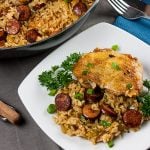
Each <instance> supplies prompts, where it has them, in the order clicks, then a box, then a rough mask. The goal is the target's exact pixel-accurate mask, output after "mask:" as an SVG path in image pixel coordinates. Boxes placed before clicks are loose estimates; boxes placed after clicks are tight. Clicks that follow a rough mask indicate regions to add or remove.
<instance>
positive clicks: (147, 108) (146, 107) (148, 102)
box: [137, 80, 150, 117]
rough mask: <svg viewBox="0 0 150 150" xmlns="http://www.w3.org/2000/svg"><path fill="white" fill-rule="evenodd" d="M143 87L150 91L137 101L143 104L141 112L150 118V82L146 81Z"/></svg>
mask: <svg viewBox="0 0 150 150" xmlns="http://www.w3.org/2000/svg"><path fill="white" fill-rule="evenodd" d="M143 85H144V86H145V87H146V88H147V89H148V90H147V92H143V93H142V94H141V95H140V96H138V97H137V100H138V101H139V102H141V103H142V106H141V111H142V112H143V114H144V116H145V117H149V116H150V80H144V81H143Z"/></svg>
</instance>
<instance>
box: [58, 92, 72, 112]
mask: <svg viewBox="0 0 150 150" xmlns="http://www.w3.org/2000/svg"><path fill="white" fill-rule="evenodd" d="M55 104H56V108H57V110H58V111H67V110H69V109H70V107H71V98H70V96H69V95H68V94H64V93H60V94H58V95H57V96H56V98H55Z"/></svg>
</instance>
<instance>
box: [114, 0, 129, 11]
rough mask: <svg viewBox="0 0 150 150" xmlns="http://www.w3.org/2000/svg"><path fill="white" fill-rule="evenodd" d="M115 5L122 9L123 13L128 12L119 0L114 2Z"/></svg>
mask: <svg viewBox="0 0 150 150" xmlns="http://www.w3.org/2000/svg"><path fill="white" fill-rule="evenodd" d="M113 2H114V4H115V5H116V6H117V7H118V9H120V10H121V11H122V12H123V13H125V12H126V10H127V8H126V7H124V5H122V4H121V3H120V2H119V0H113Z"/></svg>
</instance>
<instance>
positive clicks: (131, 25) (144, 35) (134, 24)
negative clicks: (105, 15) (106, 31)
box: [114, 0, 150, 45]
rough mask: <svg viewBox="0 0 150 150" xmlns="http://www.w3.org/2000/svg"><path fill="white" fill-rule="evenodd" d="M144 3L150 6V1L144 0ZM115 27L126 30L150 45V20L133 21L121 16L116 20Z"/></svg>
mask: <svg viewBox="0 0 150 150" xmlns="http://www.w3.org/2000/svg"><path fill="white" fill-rule="evenodd" d="M144 2H146V3H148V4H150V0H144ZM114 25H115V26H117V27H119V28H122V29H124V30H126V31H127V32H129V33H131V34H133V35H134V36H136V37H138V38H139V39H141V40H142V41H144V42H146V43H147V44H149V45H150V20H148V19H144V18H141V19H137V20H132V21H131V20H127V19H125V18H123V17H121V16H119V17H117V19H116V20H115V22H114Z"/></svg>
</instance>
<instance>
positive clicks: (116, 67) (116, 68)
mask: <svg viewBox="0 0 150 150" xmlns="http://www.w3.org/2000/svg"><path fill="white" fill-rule="evenodd" d="M111 67H112V68H113V69H114V70H117V71H119V70H121V68H120V66H119V64H117V63H116V62H112V64H111Z"/></svg>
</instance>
